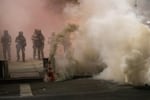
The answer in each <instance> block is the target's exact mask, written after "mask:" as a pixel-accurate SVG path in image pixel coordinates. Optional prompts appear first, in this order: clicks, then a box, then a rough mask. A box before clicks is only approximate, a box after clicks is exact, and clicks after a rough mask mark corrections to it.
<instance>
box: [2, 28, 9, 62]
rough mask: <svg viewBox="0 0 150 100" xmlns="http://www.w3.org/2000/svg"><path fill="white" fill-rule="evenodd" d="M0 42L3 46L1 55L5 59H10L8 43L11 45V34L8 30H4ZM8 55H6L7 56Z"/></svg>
mask: <svg viewBox="0 0 150 100" xmlns="http://www.w3.org/2000/svg"><path fill="white" fill-rule="evenodd" d="M1 43H2V46H3V56H4V59H5V60H10V59H11V53H10V45H11V36H10V35H9V33H8V31H7V30H5V31H4V35H3V36H2V38H1ZM7 55H8V57H7Z"/></svg>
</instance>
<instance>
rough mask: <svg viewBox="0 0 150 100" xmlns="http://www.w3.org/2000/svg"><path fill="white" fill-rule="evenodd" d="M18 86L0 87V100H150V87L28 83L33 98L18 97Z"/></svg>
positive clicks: (95, 82)
mask: <svg viewBox="0 0 150 100" xmlns="http://www.w3.org/2000/svg"><path fill="white" fill-rule="evenodd" d="M20 84H27V83H19V84H18V83H13V84H1V85H0V100H141V99H143V100H150V87H132V86H129V85H120V84H117V83H113V82H109V81H103V80H93V79H75V80H68V81H63V82H53V83H43V82H30V83H28V84H29V85H30V87H31V90H32V94H33V96H25V97H22V96H20V90H19V88H20Z"/></svg>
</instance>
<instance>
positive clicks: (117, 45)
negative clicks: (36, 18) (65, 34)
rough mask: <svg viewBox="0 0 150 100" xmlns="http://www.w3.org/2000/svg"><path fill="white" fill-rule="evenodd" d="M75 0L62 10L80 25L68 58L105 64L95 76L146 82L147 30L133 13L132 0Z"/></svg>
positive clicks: (148, 50)
mask: <svg viewBox="0 0 150 100" xmlns="http://www.w3.org/2000/svg"><path fill="white" fill-rule="evenodd" d="M79 2H80V5H75V6H73V5H68V6H66V8H65V13H67V14H68V15H70V16H71V17H72V19H76V18H77V19H79V21H78V22H79V25H80V28H79V31H78V32H77V33H76V34H75V35H76V39H75V40H74V42H73V48H74V50H73V53H72V58H73V59H74V60H76V61H77V62H78V63H79V64H80V65H86V67H89V69H90V68H94V66H95V65H96V64H98V65H100V63H101V62H103V63H105V64H106V65H107V68H106V69H105V70H104V71H103V72H102V73H100V74H99V75H96V76H95V78H98V79H108V80H113V81H116V82H121V83H124V82H128V83H131V84H134V85H141V84H145V83H149V82H150V81H149V80H150V79H149V74H150V73H149V68H150V66H149V54H150V48H149V45H150V44H149V43H150V39H149V38H150V30H149V28H148V26H146V25H144V24H142V20H141V19H140V18H141V17H138V15H137V14H136V13H135V12H136V11H135V8H134V0H80V1H79ZM74 12H76V13H75V14H73V13H74ZM73 15H74V16H73ZM92 63H95V65H92ZM99 67H100V66H99ZM79 69H80V70H82V67H80V68H79Z"/></svg>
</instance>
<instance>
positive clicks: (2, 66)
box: [0, 60, 9, 79]
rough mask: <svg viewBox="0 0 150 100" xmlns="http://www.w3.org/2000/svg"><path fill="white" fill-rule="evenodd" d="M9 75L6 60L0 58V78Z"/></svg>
mask: <svg viewBox="0 0 150 100" xmlns="http://www.w3.org/2000/svg"><path fill="white" fill-rule="evenodd" d="M8 77H9V72H8V61H7V60H0V79H6V78H8Z"/></svg>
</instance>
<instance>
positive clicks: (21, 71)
mask: <svg viewBox="0 0 150 100" xmlns="http://www.w3.org/2000/svg"><path fill="white" fill-rule="evenodd" d="M8 70H9V73H10V78H13V79H16V78H25V79H27V78H41V77H42V73H43V62H42V61H38V60H32V61H26V62H10V63H9V68H8Z"/></svg>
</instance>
